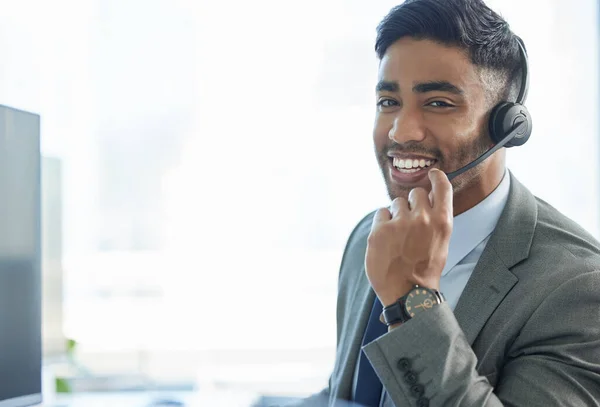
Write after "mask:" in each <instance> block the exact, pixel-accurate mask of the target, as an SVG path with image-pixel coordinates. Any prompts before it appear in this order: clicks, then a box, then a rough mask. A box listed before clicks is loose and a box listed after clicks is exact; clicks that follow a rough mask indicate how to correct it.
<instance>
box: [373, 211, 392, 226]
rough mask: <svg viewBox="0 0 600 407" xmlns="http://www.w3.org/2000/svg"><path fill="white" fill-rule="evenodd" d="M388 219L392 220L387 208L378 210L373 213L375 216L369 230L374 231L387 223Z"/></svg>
mask: <svg viewBox="0 0 600 407" xmlns="http://www.w3.org/2000/svg"><path fill="white" fill-rule="evenodd" d="M390 219H392V214H391V213H390V211H389V210H388V209H387V208H381V209H378V210H377V212H375V216H373V223H372V225H371V230H372V229H375V228H376V227H377V226H378V225H380V224H381V223H385V222H387V221H389V220H390Z"/></svg>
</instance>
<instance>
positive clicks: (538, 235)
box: [303, 0, 600, 407]
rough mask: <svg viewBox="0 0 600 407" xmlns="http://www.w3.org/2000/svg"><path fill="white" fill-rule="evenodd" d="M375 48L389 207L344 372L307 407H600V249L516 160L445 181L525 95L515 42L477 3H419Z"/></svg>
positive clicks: (343, 359) (349, 308) (358, 250)
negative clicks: (530, 185)
mask: <svg viewBox="0 0 600 407" xmlns="http://www.w3.org/2000/svg"><path fill="white" fill-rule="evenodd" d="M377 34H378V35H377V42H376V51H377V54H378V57H379V59H380V66H379V83H378V86H377V99H376V103H377V113H376V120H375V127H374V132H373V135H374V142H375V150H376V155H377V159H378V162H379V165H380V167H381V170H382V173H383V177H384V180H385V183H386V186H387V190H388V192H389V196H390V199H391V200H392V203H391V205H390V207H389V208H383V209H379V210H378V211H376V212H375V213H372V214H370V215H368V216H367V217H366V218H365V219H363V220H362V221H361V222H360V223H359V224H358V226H357V227H356V228H355V230H354V231H353V233H352V235H351V236H350V238H349V241H348V243H347V246H346V250H345V252H344V256H343V259H342V264H341V270H340V275H339V287H338V288H339V292H338V311H337V323H338V327H337V353H336V362H335V367H334V370H333V373H332V375H331V377H330V381H329V387H328V389H326V390H324V391H323V392H322V393H320V394H319V395H316V396H313V397H312V398H309V399H306V400H305V401H304V403H303V405H321V404H319V401H322V400H324V399H325V400H327V401H326V402H325V403H324V404H323V405H367V406H374V407H377V406H393V405H395V406H397V407H400V406H503V405H504V406H527V407H531V406H600V244H599V243H598V242H597V241H596V240H595V239H594V238H593V237H591V236H590V235H589V234H588V233H586V232H585V231H584V230H583V229H582V228H581V227H579V226H578V225H577V224H575V223H574V222H573V221H571V220H569V219H568V218H566V217H565V216H563V215H562V214H560V213H559V212H558V211H556V210H555V209H554V208H552V207H551V206H550V205H548V204H547V203H545V202H543V201H542V200H540V199H538V198H536V197H534V196H533V195H532V194H531V193H530V192H529V191H528V190H527V189H526V188H525V187H524V186H523V185H522V184H520V183H519V181H518V180H517V179H515V177H514V176H513V175H512V174H511V173H510V172H509V171H508V170H507V169H506V167H505V154H506V149H505V148H502V149H498V151H496V152H495V153H493V154H492V155H491V156H490V157H489V158H488V159H486V160H484V161H483V162H481V163H480V164H478V165H476V166H474V167H473V168H471V169H469V170H468V171H465V172H464V173H462V174H460V175H459V176H457V177H456V178H453V179H452V181H449V180H448V177H447V176H446V173H449V172H452V171H456V170H457V169H459V168H461V167H464V166H465V165H467V164H468V163H470V162H472V161H474V160H475V159H476V158H477V157H479V156H480V155H481V154H482V153H484V152H485V151H486V150H488V148H489V147H490V144H492V138H491V136H490V131H491V130H489V126H488V122H489V121H490V120H491V117H490V115H491V112H493V109H494V107H495V106H496V105H497V104H498V103H501V102H503V101H513V102H514V101H515V100H516V99H517V93H519V94H521V93H523V92H522V91H521V92H520V90H522V89H524V87H523V85H524V83H525V82H526V66H525V65H524V64H525V63H526V59H525V62H523V58H522V57H520V55H522V54H523V55H524V53H525V51H524V48H523V49H522V51H521V52H520V45H519V42H518V41H519V39H518V37H516V36H515V34H513V33H512V32H511V30H510V29H509V26H508V24H507V23H506V22H505V21H504V20H503V19H502V18H501V17H500V16H499V15H498V14H496V13H495V12H493V11H492V10H490V9H489V8H488V7H487V6H486V5H485V4H484V3H483V2H482V1H480V0H412V1H411V0H409V1H406V2H405V3H403V4H402V5H400V6H398V7H396V8H394V9H393V10H392V11H391V12H390V13H389V15H388V16H387V17H385V19H384V20H383V21H382V23H381V24H380V25H379V27H378V32H377ZM524 73H525V76H524V75H523V74H524ZM496 142H497V140H496ZM438 290H439V291H440V292H441V294H443V296H441V295H439V293H438ZM383 309H385V310H386V312H383V314H384V315H381V311H382V310H383Z"/></svg>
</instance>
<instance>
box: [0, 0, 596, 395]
mask: <svg viewBox="0 0 600 407" xmlns="http://www.w3.org/2000/svg"><path fill="white" fill-rule="evenodd" d="M397 3H398V2H397V1H388V0H385V1H384V0H379V1H377V2H365V1H358V0H325V1H323V0H318V1H317V0H306V1H302V2H295V3H290V2H281V1H275V0H255V1H252V2H248V1H243V0H227V1H224V0H202V1H195V0H176V1H174V0H169V1H167V0H143V1H142V0H56V1H52V2H48V1H42V0H18V1H17V0H0V104H5V105H9V106H12V107H16V108H20V109H25V110H28V111H32V112H36V113H39V114H40V115H41V117H42V144H43V153H44V155H46V156H48V157H56V158H59V159H60V161H61V165H62V170H61V173H62V195H61V197H62V205H63V212H62V226H63V232H64V234H63V244H62V255H63V256H62V267H63V270H64V283H65V286H64V308H63V309H64V332H65V335H66V336H67V337H69V338H73V339H75V340H77V341H78V342H79V343H80V347H79V357H80V358H81V361H82V362H83V363H84V364H85V366H86V367H87V368H88V369H89V371H90V372H92V374H93V375H98V376H106V375H116V374H141V375H143V376H145V377H147V378H149V379H150V380H151V381H152V382H153V383H155V385H163V386H185V385H186V384H189V383H192V384H194V383H198V382H202V383H213V384H219V385H222V386H231V387H232V388H240V389H252V390H253V391H254V390H255V391H261V392H264V393H284V394H306V393H310V392H313V391H317V390H319V389H320V388H322V387H323V386H325V384H326V381H327V377H328V375H329V373H330V371H331V368H332V367H333V359H334V347H335V296H336V282H337V275H338V266H339V262H340V260H341V254H342V251H343V248H344V244H345V241H346V239H347V237H348V235H349V233H350V232H351V230H352V228H353V227H354V225H355V223H356V222H357V221H358V220H360V218H362V217H363V216H364V215H365V214H366V213H368V212H369V211H371V210H373V209H375V208H376V207H379V206H382V205H385V204H386V199H387V197H386V193H385V188H384V186H383V182H382V179H381V176H380V174H379V169H378V167H377V164H376V161H375V158H374V154H373V147H372V142H371V129H372V123H373V117H374V116H373V115H374V106H375V103H374V86H375V81H376V72H377V59H376V57H375V53H374V50H373V46H374V39H375V27H376V25H377V23H378V22H379V20H380V19H381V18H382V17H383V16H384V15H385V14H386V13H387V12H388V11H389V9H390V8H391V7H393V6H394V5H396V4H397ZM488 4H489V5H490V6H492V7H493V8H495V9H496V10H498V11H500V12H501V13H502V14H503V15H504V16H505V17H506V19H507V20H508V21H509V23H510V24H511V26H512V28H513V30H514V31H515V32H516V33H517V34H519V35H520V36H521V37H522V38H523V39H524V40H525V43H526V45H527V48H528V50H529V56H530V72H531V88H530V92H529V99H528V102H527V106H528V108H529V110H530V112H531V114H532V117H533V122H534V131H533V136H532V138H531V140H530V141H529V142H528V144H526V145H525V146H523V147H521V148H520V149H511V150H510V151H509V155H508V156H509V159H508V160H509V161H508V163H509V167H510V168H511V170H512V171H513V172H514V173H515V174H516V175H517V177H518V178H519V179H520V180H521V181H522V182H523V183H525V184H526V185H527V186H528V187H529V188H530V189H531V190H532V191H533V192H534V193H535V194H537V195H538V196H540V197H541V198H543V199H545V200H547V201H548V202H550V203H551V204H552V205H554V206H556V207H557V208H558V209H559V210H561V211H563V212H564V213H566V214H567V215H568V216H570V217H571V218H573V219H575V220H576V221H578V222H579V223H581V224H582V225H583V226H584V227H585V228H587V229H588V230H589V231H590V232H591V233H593V234H594V235H595V236H597V237H598V236H599V235H600V233H599V232H600V230H599V227H600V220H599V218H598V207H599V199H600V195H599V185H600V179H599V175H598V174H599V172H598V163H597V162H598V153H599V152H600V146H599V143H598V139H599V137H598V135H599V133H598V130H599V129H598V111H599V110H598V107H599V105H598V89H599V86H598V76H599V72H598V5H597V2H596V1H592V0H573V1H571V2H564V1H559V0H548V1H544V2H539V1H537V0H527V1H526V0H494V1H491V0H490V1H489V2H488Z"/></svg>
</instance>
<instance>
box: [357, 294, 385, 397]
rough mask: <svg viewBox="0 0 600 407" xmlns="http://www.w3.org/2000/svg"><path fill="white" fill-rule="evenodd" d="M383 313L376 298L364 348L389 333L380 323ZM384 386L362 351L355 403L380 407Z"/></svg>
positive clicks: (363, 342)
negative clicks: (380, 316)
mask: <svg viewBox="0 0 600 407" xmlns="http://www.w3.org/2000/svg"><path fill="white" fill-rule="evenodd" d="M382 311H383V306H382V305H381V302H379V299H378V298H377V297H375V301H374V303H373V309H372V310H371V316H369V323H368V324H367V329H366V330H365V335H364V336H363V341H362V346H365V345H367V344H368V343H370V342H372V341H373V340H375V339H377V338H379V337H380V336H381V335H383V334H385V333H387V330H388V329H387V326H385V325H384V324H382V323H381V321H379V315H380V314H381V312H382ZM382 390H383V385H382V384H381V381H380V380H379V377H377V374H376V373H375V370H374V369H373V366H371V362H369V359H368V358H367V355H365V353H364V352H363V351H362V350H361V351H360V357H359V360H358V377H357V380H356V389H355V392H354V401H356V402H357V403H360V404H363V405H365V406H369V407H379V403H380V401H381V391H382Z"/></svg>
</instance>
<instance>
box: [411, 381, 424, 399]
mask: <svg viewBox="0 0 600 407" xmlns="http://www.w3.org/2000/svg"><path fill="white" fill-rule="evenodd" d="M410 392H411V393H412V395H413V396H415V397H417V398H419V397H421V396H422V395H423V393H425V388H424V387H423V385H422V384H415V385H414V386H412V387H411V388H410Z"/></svg>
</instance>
